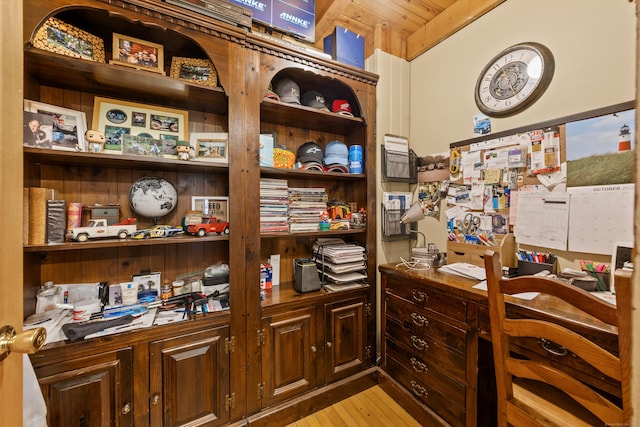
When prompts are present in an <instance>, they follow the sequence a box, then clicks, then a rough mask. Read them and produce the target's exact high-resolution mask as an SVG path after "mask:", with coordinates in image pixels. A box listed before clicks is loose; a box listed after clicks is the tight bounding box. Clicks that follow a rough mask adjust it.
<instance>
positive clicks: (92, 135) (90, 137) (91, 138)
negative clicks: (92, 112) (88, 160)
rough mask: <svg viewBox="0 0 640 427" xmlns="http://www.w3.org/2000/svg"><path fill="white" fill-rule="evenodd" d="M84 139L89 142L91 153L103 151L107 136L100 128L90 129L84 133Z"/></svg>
mask: <svg viewBox="0 0 640 427" xmlns="http://www.w3.org/2000/svg"><path fill="white" fill-rule="evenodd" d="M84 139H85V140H86V141H87V142H88V143H89V147H88V148H89V152H90V153H101V152H102V149H103V148H104V143H105V141H106V138H105V137H104V133H102V132H100V131H99V130H94V129H89V130H87V131H86V132H85V133H84Z"/></svg>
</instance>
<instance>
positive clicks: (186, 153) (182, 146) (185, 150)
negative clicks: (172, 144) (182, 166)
mask: <svg viewBox="0 0 640 427" xmlns="http://www.w3.org/2000/svg"><path fill="white" fill-rule="evenodd" d="M176 151H177V152H178V158H179V159H180V160H189V159H190V157H191V156H190V151H191V145H190V144H189V141H178V142H177V143H176Z"/></svg>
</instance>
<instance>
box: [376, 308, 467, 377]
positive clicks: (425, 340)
mask: <svg viewBox="0 0 640 427" xmlns="http://www.w3.org/2000/svg"><path fill="white" fill-rule="evenodd" d="M386 338H387V339H388V340H391V341H394V343H396V344H397V345H399V346H401V347H402V348H404V350H405V351H406V352H407V353H409V354H410V355H411V356H416V357H418V358H419V359H422V360H428V361H429V363H431V364H432V365H435V366H437V367H438V368H439V369H441V370H442V371H443V372H445V373H446V375H448V376H450V377H452V378H457V379H458V380H460V381H465V380H466V378H467V377H466V361H465V355H464V354H463V353H460V352H457V351H454V350H453V349H451V348H450V347H448V346H446V345H443V344H442V343H439V342H436V341H434V340H433V339H431V338H430V337H425V336H418V335H416V334H414V333H412V332H411V331H408V330H407V329H406V328H404V327H402V326H401V325H400V324H399V323H396V322H395V321H390V320H389V321H387V335H386Z"/></svg>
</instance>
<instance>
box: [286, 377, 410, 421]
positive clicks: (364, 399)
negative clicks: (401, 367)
mask: <svg viewBox="0 0 640 427" xmlns="http://www.w3.org/2000/svg"><path fill="white" fill-rule="evenodd" d="M327 426H336V427H340V426H344V427H352V426H353V427H355V426H358V427H369V426H371V427H375V426H380V427H390V426H394V427H403V426H406V427H420V423H418V422H417V421H416V420H414V419H413V418H412V417H411V415H409V413H408V412H407V411H405V410H404V409H402V407H400V405H398V404H397V403H396V402H395V401H394V400H393V399H392V398H391V397H390V396H389V395H388V394H386V393H385V392H384V391H383V390H382V389H381V388H380V387H379V386H374V387H371V388H369V389H367V390H364V391H362V392H360V393H358V394H355V395H353V396H351V397H349V398H348V399H345V400H342V401H340V402H338V403H335V404H333V405H331V406H329V407H327V408H324V409H323V410H321V411H318V412H316V413H313V414H311V415H309V416H307V417H305V418H302V419H300V420H298V421H296V422H295V423H292V424H289V425H288V426H287V427H327Z"/></svg>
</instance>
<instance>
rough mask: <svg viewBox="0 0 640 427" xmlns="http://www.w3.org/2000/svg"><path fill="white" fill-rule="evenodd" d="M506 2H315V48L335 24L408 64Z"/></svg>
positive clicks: (370, 50) (370, 49)
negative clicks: (405, 60) (406, 61)
mask: <svg viewBox="0 0 640 427" xmlns="http://www.w3.org/2000/svg"><path fill="white" fill-rule="evenodd" d="M504 1H506V0H316V44H315V47H317V48H318V49H322V47H323V46H322V44H323V40H324V38H325V36H327V35H328V34H330V33H331V32H332V31H333V29H334V28H335V27H336V26H340V27H343V28H347V29H349V30H350V31H353V32H354V33H356V34H359V35H360V36H363V37H364V38H365V58H366V57H369V56H370V55H371V54H372V53H373V51H374V50H375V49H380V50H382V51H384V52H387V53H390V54H392V55H395V56H397V57H400V58H404V59H407V60H409V61H411V60H413V59H415V58H416V57H418V56H419V55H420V54H422V53H424V52H425V51H427V50H428V49H430V48H431V47H433V46H435V45H436V44H438V43H439V42H441V41H442V40H444V39H445V38H447V37H449V36H450V35H452V34H453V33H455V32H456V31H458V30H460V29H461V28H463V27H464V26H465V25H467V24H469V23H471V22H473V21H474V20H476V19H477V18H479V17H480V16H482V15H483V14H485V13H487V12H488V11H490V10H491V9H493V8H495V7H496V6H498V5H499V4H501V3H503V2H504Z"/></svg>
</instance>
